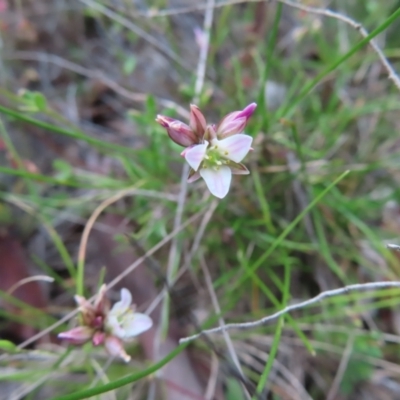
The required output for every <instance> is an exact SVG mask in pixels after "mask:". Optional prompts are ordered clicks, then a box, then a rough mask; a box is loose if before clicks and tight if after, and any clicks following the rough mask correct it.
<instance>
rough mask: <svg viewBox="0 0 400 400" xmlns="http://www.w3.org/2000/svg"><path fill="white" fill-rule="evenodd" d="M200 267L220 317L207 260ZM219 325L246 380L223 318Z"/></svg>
mask: <svg viewBox="0 0 400 400" xmlns="http://www.w3.org/2000/svg"><path fill="white" fill-rule="evenodd" d="M200 265H201V269H202V270H203V274H204V279H205V281H206V285H207V289H208V292H209V293H210V297H211V301H212V303H213V307H214V310H215V313H216V314H218V315H221V307H220V306H219V302H218V297H217V294H216V293H215V290H214V286H213V282H212V278H211V274H210V271H209V270H208V267H207V263H206V260H205V259H204V257H203V256H202V257H201V260H200ZM218 323H219V326H220V327H221V329H222V330H223V331H222V335H223V336H224V340H225V343H226V347H227V349H228V352H229V355H230V356H231V359H232V361H233V363H234V364H235V367H236V368H237V369H238V371H239V373H240V375H242V377H243V378H244V374H243V370H242V367H241V365H240V361H239V358H238V356H237V354H236V352H235V347H234V346H233V343H232V340H231V338H230V336H229V334H228V332H227V331H226V330H225V329H224V326H225V321H224V319H223V318H222V317H219V318H218ZM242 387H243V390H244V393H245V395H246V397H247V398H248V399H250V398H251V396H250V394H249V393H248V391H247V390H246V388H245V386H244V385H242Z"/></svg>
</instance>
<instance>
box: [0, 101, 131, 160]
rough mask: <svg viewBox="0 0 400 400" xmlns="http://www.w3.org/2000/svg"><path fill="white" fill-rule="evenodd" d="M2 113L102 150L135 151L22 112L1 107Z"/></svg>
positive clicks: (0, 111)
mask: <svg viewBox="0 0 400 400" xmlns="http://www.w3.org/2000/svg"><path fill="white" fill-rule="evenodd" d="M0 113H3V114H6V115H8V116H10V117H13V118H16V119H17V120H19V121H23V122H27V123H29V124H32V125H35V126H37V127H39V128H43V129H45V130H48V131H51V132H54V133H58V134H60V135H63V136H67V137H70V138H72V139H76V140H82V141H83V142H86V143H88V144H90V145H93V146H95V147H98V148H100V149H109V150H113V151H116V152H119V153H131V154H132V153H133V150H132V149H130V148H129V147H124V146H120V145H118V144H114V143H109V142H104V141H102V140H99V139H96V138H93V137H91V136H88V135H86V134H85V133H83V132H81V131H79V130H73V131H72V130H69V129H64V128H61V127H59V126H56V125H53V124H49V123H48V122H44V121H40V120H38V119H35V118H32V117H29V116H27V115H25V114H23V113H21V112H18V111H15V110H11V109H10V108H7V107H4V106H2V105H0Z"/></svg>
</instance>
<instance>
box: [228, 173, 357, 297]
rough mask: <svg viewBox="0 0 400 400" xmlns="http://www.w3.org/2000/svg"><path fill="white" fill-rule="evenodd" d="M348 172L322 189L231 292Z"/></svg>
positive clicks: (237, 285)
mask: <svg viewBox="0 0 400 400" xmlns="http://www.w3.org/2000/svg"><path fill="white" fill-rule="evenodd" d="M349 172H350V171H345V172H344V173H343V174H341V175H340V176H339V177H338V178H336V179H335V180H334V181H333V182H332V183H331V184H330V185H328V187H327V188H326V189H324V190H323V191H322V192H321V193H320V194H319V195H318V196H316V197H315V198H314V199H313V201H312V202H311V203H310V204H309V205H308V206H307V207H306V208H305V209H304V210H303V211H302V212H301V213H300V214H299V215H298V216H297V217H296V218H295V219H294V220H293V221H292V222H291V223H290V224H289V225H288V226H287V227H286V229H285V230H284V231H283V232H282V233H281V234H280V235H279V236H278V238H277V239H276V240H275V241H274V242H273V243H272V245H271V247H270V248H269V249H268V250H267V251H266V252H265V253H264V254H263V255H262V256H261V257H260V258H259V259H258V260H257V261H255V262H254V264H253V265H252V266H251V267H250V268H249V270H248V271H246V274H245V275H244V276H243V277H241V278H239V279H238V280H237V281H236V282H235V284H234V285H233V288H231V290H235V289H236V288H237V287H239V286H240V285H241V284H242V283H243V282H244V281H245V280H246V279H247V278H248V277H249V272H251V273H253V272H255V271H257V269H258V268H259V267H260V266H261V265H262V264H263V263H264V262H265V260H267V258H268V257H269V256H270V255H271V254H272V252H273V251H274V250H275V249H276V248H277V247H278V246H279V245H280V244H281V242H282V241H283V240H284V239H285V238H286V236H287V235H289V233H290V232H291V231H292V230H293V229H294V228H295V227H296V225H297V224H298V223H299V222H300V221H301V220H302V219H303V217H304V216H305V215H306V214H307V213H308V212H309V211H310V210H312V209H313V208H314V207H315V205H316V204H318V203H319V202H320V201H321V200H322V198H323V197H324V196H325V195H326V194H327V193H328V192H329V191H330V190H331V189H332V188H334V187H335V186H336V185H337V184H338V183H339V182H340V181H341V180H342V179H343V178H345V177H346V176H347V175H348V173H349Z"/></svg>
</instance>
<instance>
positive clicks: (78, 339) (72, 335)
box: [58, 326, 93, 344]
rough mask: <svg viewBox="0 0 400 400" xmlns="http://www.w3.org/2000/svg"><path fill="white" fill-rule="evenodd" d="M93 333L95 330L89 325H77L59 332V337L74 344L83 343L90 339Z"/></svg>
mask: <svg viewBox="0 0 400 400" xmlns="http://www.w3.org/2000/svg"><path fill="white" fill-rule="evenodd" d="M92 335H93V331H92V330H91V329H90V328H89V327H87V326H77V327H76V328H73V329H70V330H69V331H66V332H61V333H59V334H58V338H59V339H62V340H66V341H68V342H69V343H72V344H83V343H86V342H87V341H88V340H90V338H91V337H92Z"/></svg>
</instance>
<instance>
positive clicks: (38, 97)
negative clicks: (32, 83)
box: [33, 92, 47, 111]
mask: <svg viewBox="0 0 400 400" xmlns="http://www.w3.org/2000/svg"><path fill="white" fill-rule="evenodd" d="M33 101H34V103H35V106H36V107H37V109H38V110H39V111H45V110H47V100H46V97H44V95H43V94H42V93H40V92H33Z"/></svg>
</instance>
